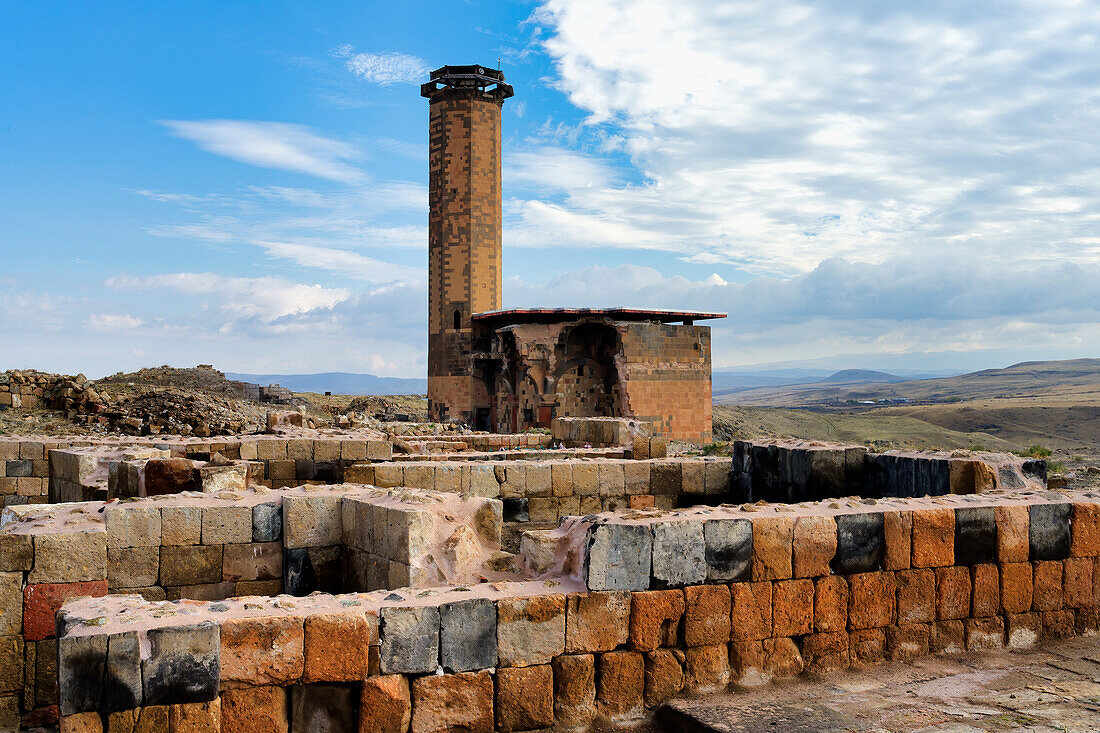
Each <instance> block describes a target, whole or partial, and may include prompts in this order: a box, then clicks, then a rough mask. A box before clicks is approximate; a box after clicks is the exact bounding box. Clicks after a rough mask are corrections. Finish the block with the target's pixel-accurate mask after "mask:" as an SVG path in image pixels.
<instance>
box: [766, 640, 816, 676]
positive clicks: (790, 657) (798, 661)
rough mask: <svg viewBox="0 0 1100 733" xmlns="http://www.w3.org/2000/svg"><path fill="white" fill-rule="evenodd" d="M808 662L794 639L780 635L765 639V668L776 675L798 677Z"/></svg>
mask: <svg viewBox="0 0 1100 733" xmlns="http://www.w3.org/2000/svg"><path fill="white" fill-rule="evenodd" d="M805 667H806V663H805V661H804V660H803V659H802V652H800V651H799V649H798V645H797V644H795V643H794V639H790V638H786V637H780V638H777V639H766V640H765V641H764V668H765V669H766V670H767V671H768V673H769V674H771V675H773V676H775V677H797V676H798V675H800V674H802V670H803V669H805Z"/></svg>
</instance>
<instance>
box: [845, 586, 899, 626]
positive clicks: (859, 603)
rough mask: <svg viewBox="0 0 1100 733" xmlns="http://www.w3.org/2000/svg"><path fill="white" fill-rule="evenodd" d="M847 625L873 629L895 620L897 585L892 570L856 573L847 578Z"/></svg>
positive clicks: (887, 624)
mask: <svg viewBox="0 0 1100 733" xmlns="http://www.w3.org/2000/svg"><path fill="white" fill-rule="evenodd" d="M848 586H849V598H848V626H849V628H852V629H872V628H876V627H880V626H889V625H890V624H892V623H894V614H895V612H896V608H895V606H896V599H897V587H896V582H895V580H894V574H893V573H885V572H883V573H856V574H855V575H851V576H849V577H848Z"/></svg>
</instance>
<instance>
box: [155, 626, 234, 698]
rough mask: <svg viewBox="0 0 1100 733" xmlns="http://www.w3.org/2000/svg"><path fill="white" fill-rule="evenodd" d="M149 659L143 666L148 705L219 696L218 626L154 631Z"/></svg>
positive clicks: (171, 627)
mask: <svg viewBox="0 0 1100 733" xmlns="http://www.w3.org/2000/svg"><path fill="white" fill-rule="evenodd" d="M148 636H149V657H148V658H147V659H146V660H144V661H143V662H142V664H141V678H142V683H143V687H144V690H145V705H178V704H183V703H190V702H206V701H207V700H213V699H214V698H216V697H217V696H218V690H219V682H220V679H221V638H220V636H219V633H218V625H217V624H215V623H213V622H211V621H204V622H202V623H199V624H194V625H192V626H168V627H165V628H161V629H150V630H149V632H148Z"/></svg>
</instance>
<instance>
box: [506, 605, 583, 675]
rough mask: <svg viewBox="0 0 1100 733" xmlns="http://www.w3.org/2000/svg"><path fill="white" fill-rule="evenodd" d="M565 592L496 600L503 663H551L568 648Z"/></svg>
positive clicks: (507, 665) (520, 665) (509, 664)
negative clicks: (566, 646)
mask: <svg viewBox="0 0 1100 733" xmlns="http://www.w3.org/2000/svg"><path fill="white" fill-rule="evenodd" d="M565 626H566V624H565V596H560V595H553V596H532V597H529V598H502V599H500V600H498V601H497V654H498V656H499V659H500V666H502V667H527V666H531V665H534V664H548V663H549V662H550V660H551V659H553V658H554V657H556V656H558V655H559V654H562V653H564V651H565Z"/></svg>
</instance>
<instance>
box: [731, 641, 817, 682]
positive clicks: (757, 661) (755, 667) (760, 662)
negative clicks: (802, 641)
mask: <svg viewBox="0 0 1100 733" xmlns="http://www.w3.org/2000/svg"><path fill="white" fill-rule="evenodd" d="M807 638H809V637H807ZM730 672H731V675H730V676H731V678H732V681H733V682H735V683H736V684H738V685H741V686H742V687H757V686H759V685H762V684H764V683H766V682H768V681H769V680H770V679H771V675H769V674H768V673H767V671H766V670H765V660H764V642H762V641H738V642H734V643H732V644H730Z"/></svg>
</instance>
